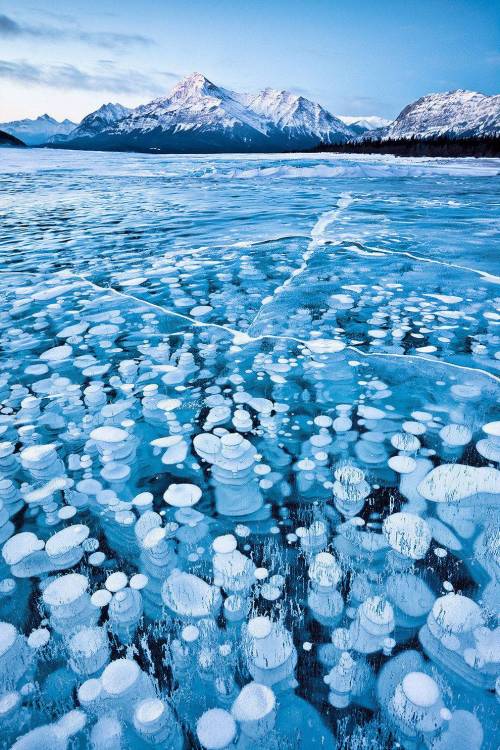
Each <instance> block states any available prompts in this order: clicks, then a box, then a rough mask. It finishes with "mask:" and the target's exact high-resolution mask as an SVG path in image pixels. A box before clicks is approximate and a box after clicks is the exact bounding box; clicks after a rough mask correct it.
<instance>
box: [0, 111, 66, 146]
mask: <svg viewBox="0 0 500 750" xmlns="http://www.w3.org/2000/svg"><path fill="white" fill-rule="evenodd" d="M75 128H76V122H71V120H63V121H62V122H58V121H57V120H55V119H54V118H53V117H50V115H40V117H37V118H36V119H35V120H29V119H26V120H14V121H12V122H3V123H0V129H1V130H4V131H5V132H6V133H10V135H13V136H15V137H16V138H19V139H20V140H21V141H23V142H24V143H26V144H27V145H28V146H39V145H41V144H42V143H47V141H48V140H49V139H50V138H52V137H53V136H56V135H62V136H66V135H69V133H71V131H72V130H74V129H75Z"/></svg>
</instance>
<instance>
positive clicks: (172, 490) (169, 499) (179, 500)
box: [163, 484, 201, 508]
mask: <svg viewBox="0 0 500 750" xmlns="http://www.w3.org/2000/svg"><path fill="white" fill-rule="evenodd" d="M163 498H164V500H165V502H166V503H167V504H168V505H172V506H173V507H174V508H186V507H190V506H192V505H196V503H198V502H199V501H200V498H201V489H200V488H199V487H197V486H196V485H195V484H171V485H170V486H169V487H168V488H167V490H166V491H165V492H164V494H163Z"/></svg>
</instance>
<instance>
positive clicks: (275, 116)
mask: <svg viewBox="0 0 500 750" xmlns="http://www.w3.org/2000/svg"><path fill="white" fill-rule="evenodd" d="M247 106H248V108H249V109H251V110H252V112H255V113H256V114H257V115H259V116H260V117H262V118H264V120H266V121H267V122H269V123H272V126H273V127H274V128H278V129H280V130H283V131H284V132H285V133H287V134H288V136H289V137H290V138H294V137H306V138H313V139H316V138H319V139H320V140H321V141H322V142H323V143H334V142H338V141H339V136H344V137H345V138H350V137H351V136H352V131H351V130H350V129H349V128H348V127H346V126H345V125H344V127H342V122H341V121H340V119H339V118H338V117H334V116H333V115H331V114H330V113H329V112H327V111H326V109H323V107H321V106H320V105H319V104H316V103H315V102H311V101H310V100H309V99H305V98H304V97H303V96H297V95H295V94H292V93H290V92H289V91H277V90H275V89H270V88H267V89H264V91H261V92H260V93H259V94H257V96H255V97H251V96H250V97H248V98H247Z"/></svg>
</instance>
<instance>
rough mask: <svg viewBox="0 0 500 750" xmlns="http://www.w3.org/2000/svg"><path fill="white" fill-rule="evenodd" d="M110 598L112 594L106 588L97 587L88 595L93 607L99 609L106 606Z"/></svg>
mask: <svg viewBox="0 0 500 750" xmlns="http://www.w3.org/2000/svg"><path fill="white" fill-rule="evenodd" d="M111 599H112V594H111V592H110V591H108V590H107V589H98V590H97V591H94V593H93V594H92V596H91V597H90V600H91V602H92V604H93V605H94V607H99V609H101V608H102V607H107V605H108V604H109V603H110V601H111Z"/></svg>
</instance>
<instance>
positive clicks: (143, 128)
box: [0, 73, 500, 153]
mask: <svg viewBox="0 0 500 750" xmlns="http://www.w3.org/2000/svg"><path fill="white" fill-rule="evenodd" d="M0 129H2V130H4V131H6V132H7V133H11V134H12V135H14V136H16V137H17V138H20V139H21V140H23V141H24V142H25V143H27V144H28V145H40V144H45V145H49V146H51V147H53V148H69V149H91V150H105V151H142V152H160V153H217V152H225V153H230V152H273V151H278V152H279V151H301V150H306V149H309V148H314V147H316V146H318V144H343V143H347V142H352V141H356V140H384V139H409V138H420V139H428V138H432V137H436V136H446V137H450V138H459V137H464V136H466V137H469V136H470V137H479V136H489V135H498V134H500V96H486V95H484V94H480V93H476V92H473V91H464V90H462V89H459V90H457V91H450V92H446V93H438V94H429V95H427V96H424V97H422V98H421V99H418V100H417V101H416V102H413V103H412V104H409V105H408V106H407V107H405V108H404V109H403V110H402V112H401V113H400V114H399V115H398V117H397V118H396V119H395V120H394V121H393V122H390V121H389V120H384V119H383V118H380V117H375V116H369V117H347V116H345V117H335V116H334V115H332V114H330V113H329V112H328V111H327V110H326V109H324V108H323V107H321V106H320V105H319V104H317V103H315V102H313V101H310V100H309V99H306V98H305V97H303V96H299V95H297V94H294V93H291V92H290V91H285V90H282V91H280V90H275V89H270V88H266V89H264V90H263V91H261V92H259V93H257V94H246V93H238V92H236V91H231V90H229V89H225V88H222V87H220V86H217V85H216V84H214V83H212V82H211V81H209V80H208V79H207V78H206V77H205V76H204V75H202V74H201V73H193V74H191V75H189V76H186V77H185V78H183V79H182V80H181V81H179V82H178V83H177V84H176V85H175V86H174V88H173V89H172V90H171V91H170V93H169V94H168V95H167V96H163V97H159V98H157V99H154V100H153V101H151V102H148V103H147V104H142V105H140V106H138V107H136V108H134V109H130V108H128V107H124V106H123V105H121V104H118V103H108V104H104V105H103V106H101V107H99V109H97V110H96V111H95V112H91V113H90V114H89V115H87V116H86V117H84V118H83V120H82V121H81V122H80V123H79V124H78V125H76V124H75V123H72V122H70V121H69V120H64V121H63V122H61V123H58V122H57V121H56V120H54V119H53V118H51V117H49V116H48V115H42V116H41V117H38V118H37V119H36V120H20V121H16V122H12V123H3V124H2V123H0Z"/></svg>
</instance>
